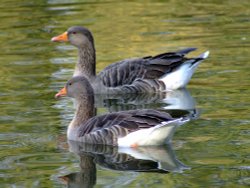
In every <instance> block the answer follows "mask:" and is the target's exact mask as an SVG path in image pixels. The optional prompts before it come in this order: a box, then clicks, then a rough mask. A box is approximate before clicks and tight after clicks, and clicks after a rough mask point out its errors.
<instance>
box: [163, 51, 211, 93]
mask: <svg viewBox="0 0 250 188" xmlns="http://www.w3.org/2000/svg"><path fill="white" fill-rule="evenodd" d="M208 55H209V51H206V52H204V53H202V54H200V55H199V56H198V57H197V58H200V59H201V60H199V61H197V58H194V59H189V60H187V61H186V62H185V63H183V64H182V65H181V66H180V67H178V68H177V69H175V70H174V71H173V72H171V73H167V74H165V75H163V76H162V77H161V78H160V79H159V80H161V81H163V82H164V84H165V86H166V90H176V89H180V88H184V87H185V86H186V85H187V84H188V82H189V81H190V79H191V77H192V75H193V74H194V71H195V70H196V68H197V67H198V65H199V64H200V63H201V62H202V61H203V60H204V59H206V58H207V57H208ZM195 61H197V62H195Z"/></svg>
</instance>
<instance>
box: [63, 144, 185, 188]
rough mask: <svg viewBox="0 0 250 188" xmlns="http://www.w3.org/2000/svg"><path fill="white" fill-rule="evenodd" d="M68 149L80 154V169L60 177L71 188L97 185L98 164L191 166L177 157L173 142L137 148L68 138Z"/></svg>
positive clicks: (154, 169)
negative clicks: (95, 143) (87, 142)
mask: <svg viewBox="0 0 250 188" xmlns="http://www.w3.org/2000/svg"><path fill="white" fill-rule="evenodd" d="M68 143H69V150H70V151H71V152H73V153H75V154H77V155H78V156H79V157H80V159H79V160H80V172H74V173H70V174H68V175H65V176H60V177H59V178H60V179H62V180H63V181H64V182H65V183H66V184H67V186H68V187H70V188H77V187H86V188H87V187H88V188H90V187H94V185H95V184H96V179H97V177H96V176H97V175H96V171H97V170H96V164H98V165H100V166H101V167H104V168H107V169H111V170H118V171H134V172H151V173H169V172H182V171H183V170H185V169H189V167H187V166H185V165H184V164H182V163H181V162H180V161H179V160H178V159H177V158H176V156H175V154H174V152H173V150H172V146H171V145H170V144H167V145H164V146H150V147H138V148H121V147H112V146H104V145H93V144H84V143H80V142H73V141H69V142H68Z"/></svg>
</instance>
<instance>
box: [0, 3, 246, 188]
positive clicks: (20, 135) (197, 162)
mask: <svg viewBox="0 0 250 188" xmlns="http://www.w3.org/2000/svg"><path fill="white" fill-rule="evenodd" d="M0 18H1V19H0V23H1V24H0V41H1V42H0V47H1V51H0V63H1V69H0V75H1V81H0V88H1V91H0V97H1V100H0V108H1V113H0V141H1V142H0V144H1V145H0V147H1V149H0V159H1V161H0V187H25V188H26V187H50V188H51V187H67V186H68V187H77V186H78V187H80V186H82V187H92V186H94V187H152V188H153V187H249V185H250V175H249V174H250V162H249V154H250V149H249V148H250V147H249V140H250V139H249V138H250V137H249V135H250V131H249V130H250V129H249V128H250V115H249V114H250V109H249V106H250V34H249V26H250V2H249V1H248V0H240V1H229V0H228V1H227V0H225V1H205V0H200V1H195V0H191V1H188V2H187V1H182V0H172V1H154V2H153V1H135V2H125V1H80V0H68V1H66V0H63V1H60V0H47V1H45V0H19V1H18V0H2V1H1V4H0ZM72 25H83V26H86V27H88V28H90V29H91V31H92V32H93V34H94V37H95V42H96V50H97V62H98V63H97V71H100V70H102V69H103V68H104V67H105V66H107V65H108V64H110V63H111V62H115V61H118V60H122V59H125V58H130V57H142V56H147V55H156V54H159V53H163V52H166V51H173V50H178V49H181V48H185V47H197V48H198V50H197V51H195V52H194V53H192V54H191V55H194V56H195V55H198V54H199V53H201V52H203V51H205V50H210V52H211V54H210V57H209V58H208V59H207V60H206V61H204V62H203V63H202V64H201V65H200V66H199V68H198V69H197V71H196V73H195V74H194V76H193V78H192V80H191V82H190V83H189V85H188V87H187V90H185V91H184V92H180V93H179V94H180V96H183V97H184V98H185V100H186V101H187V102H189V103H188V104H186V105H187V106H185V107H183V108H184V110H189V111H193V113H195V116H196V119H194V120H192V121H191V122H188V123H186V124H185V125H184V126H182V127H180V128H178V130H177V131H176V133H175V135H174V138H173V141H172V144H170V145H169V146H164V147H163V148H153V149H154V150H153V149H152V148H151V149H150V148H149V149H148V150H145V151H136V152H138V153H139V152H144V153H146V154H147V155H149V154H151V155H152V153H155V156H153V157H155V158H156V157H157V156H160V159H155V161H159V160H165V159H166V160H167V162H166V161H165V162H166V165H165V166H164V165H163V166H161V170H159V169H158V170H155V171H151V172H138V171H139V170H138V169H137V170H136V169H135V168H133V169H124V170H122V169H121V166H119V165H118V166H119V168H118V167H117V165H113V166H112V165H111V164H110V163H108V162H110V161H108V160H105V161H103V162H102V160H99V159H103V158H104V159H105V157H107V156H105V155H103V154H102V152H100V154H99V155H98V157H96V155H94V154H93V153H94V152H95V151H92V149H93V148H89V153H92V155H90V157H92V158H93V157H94V158H95V161H96V163H97V164H92V166H90V167H89V168H88V169H87V170H86V169H85V170H86V171H85V170H84V164H85V162H84V161H87V160H89V155H86V153H85V154H84V153H80V152H79V150H77V151H75V150H74V149H72V148H71V147H72V146H71V145H70V143H67V139H66V136H65V133H66V127H67V125H68V123H69V122H70V120H71V118H72V116H73V113H74V109H73V103H72V101H71V100H69V99H64V100H60V101H56V100H55V99H54V94H55V93H56V92H57V91H58V90H59V89H60V88H61V87H62V86H63V85H64V83H65V82H66V80H67V79H69V78H70V77H71V75H72V74H73V68H74V64H75V62H76V60H77V51H76V49H75V48H74V47H72V46H70V45H69V44H62V43H52V42H50V39H51V37H53V36H55V35H57V34H60V33H62V32H64V31H65V30H66V29H67V28H68V27H70V26H72ZM175 94H176V93H174V94H173V96H174V97H170V98H167V99H162V98H160V99H159V98H158V97H157V96H153V97H155V98H153V97H149V98H148V99H147V98H146V101H143V102H142V103H141V104H139V105H138V104H137V101H136V102H135V100H136V99H135V100H130V101H129V100H128V101H127V100H125V101H126V102H128V103H126V104H125V105H123V100H119V99H118V100H111V99H105V97H103V96H99V97H98V99H97V100H98V104H97V107H98V110H97V112H98V114H103V113H107V112H109V111H117V110H121V109H123V110H125V109H130V108H144V107H147V108H148V107H151V108H167V109H170V110H173V109H179V107H178V106H176V105H175V104H176V100H178V98H179V97H175ZM177 96H179V95H178V93H177ZM103 98H104V99H103ZM144 100H145V98H144ZM171 101H175V102H173V103H174V104H173V105H171ZM169 104H170V105H169ZM94 149H96V148H94ZM101 151H106V149H105V148H104V149H103V148H101ZM109 151H110V150H109ZM111 152H112V155H111V157H110V156H108V159H110V158H111V159H113V162H114V161H115V160H118V159H119V160H120V158H118V159H117V158H115V156H117V155H118V154H117V152H118V151H113V150H112V151H111ZM89 153H88V154H89ZM124 155H125V154H124ZM164 156H166V157H164ZM126 157H128V156H127V155H126ZM121 158H122V157H121ZM151 158H152V156H151ZM123 159H124V158H123ZM126 159H127V158H126ZM119 160H118V161H119ZM92 162H93V160H92ZM116 162H117V161H116ZM107 163H108V164H107ZM88 164H89V163H88ZM136 164H137V163H136ZM140 164H141V163H140ZM147 164H148V163H147ZM150 164H152V163H150ZM110 165H111V166H112V167H113V168H111V167H110ZM115 167H117V168H115ZM133 167H134V166H133ZM164 169H165V170H164ZM142 171H147V170H145V169H144V170H142ZM167 171H169V173H166V172H167ZM84 174H85V175H84ZM83 177H85V179H81V178H83ZM82 182H84V183H82ZM77 184H78V185H77ZM79 184H80V185H79Z"/></svg>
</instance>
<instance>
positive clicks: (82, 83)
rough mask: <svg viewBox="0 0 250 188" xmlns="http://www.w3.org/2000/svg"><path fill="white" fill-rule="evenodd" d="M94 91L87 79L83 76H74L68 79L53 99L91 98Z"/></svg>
mask: <svg viewBox="0 0 250 188" xmlns="http://www.w3.org/2000/svg"><path fill="white" fill-rule="evenodd" d="M93 95H94V91H93V88H92V86H91V85H90V83H89V81H88V80H87V78H85V77H84V76H76V77H73V78H72V79H70V80H69V81H68V82H67V83H66V85H65V86H64V88H62V89H61V90H60V91H59V92H58V93H57V94H56V95H55V98H60V97H64V96H67V97H71V98H75V99H78V100H81V99H82V98H84V96H93Z"/></svg>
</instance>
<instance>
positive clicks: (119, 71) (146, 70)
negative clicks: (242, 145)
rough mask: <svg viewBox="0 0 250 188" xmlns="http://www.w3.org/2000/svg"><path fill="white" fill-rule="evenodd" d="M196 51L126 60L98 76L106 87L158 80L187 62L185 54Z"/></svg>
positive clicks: (111, 66) (188, 49)
mask: <svg viewBox="0 0 250 188" xmlns="http://www.w3.org/2000/svg"><path fill="white" fill-rule="evenodd" d="M194 50H195V48H187V49H184V50H181V51H178V52H169V53H163V54H159V55H157V56H147V57H143V58H135V59H126V60H123V61H120V62H116V63H113V64H111V65H109V66H107V67H106V68H105V69H103V71H101V72H100V73H99V74H98V75H97V76H98V78H99V79H100V80H101V81H102V83H103V85H104V86H106V87H118V86H122V85H130V84H132V83H133V82H134V81H135V80H136V79H157V78H160V77H161V76H163V75H164V74H167V73H168V72H172V71H173V70H174V69H175V68H177V67H179V66H180V65H181V64H183V63H184V62H186V61H187V60H188V59H187V58H186V57H185V54H187V53H189V52H191V51H194Z"/></svg>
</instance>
